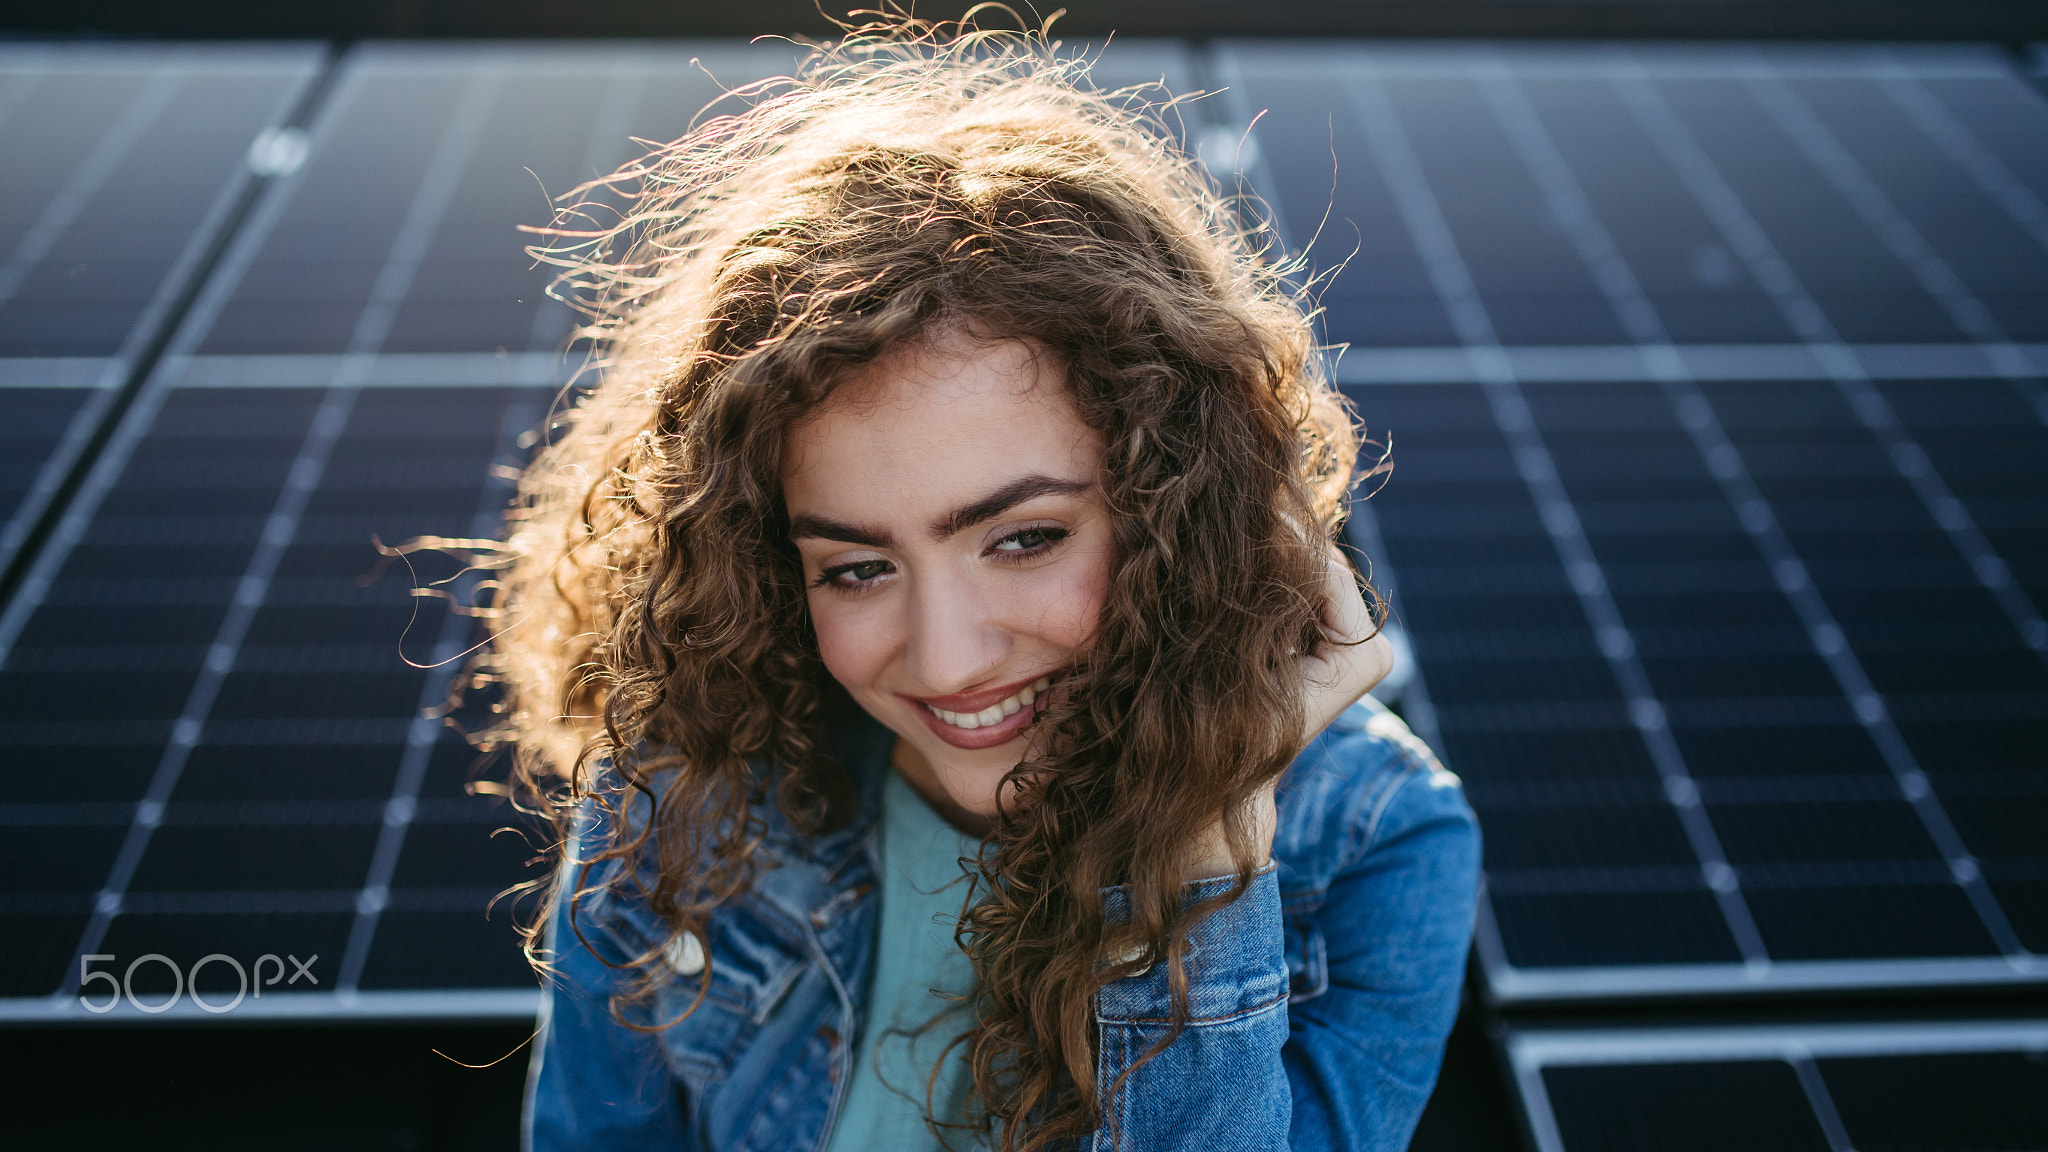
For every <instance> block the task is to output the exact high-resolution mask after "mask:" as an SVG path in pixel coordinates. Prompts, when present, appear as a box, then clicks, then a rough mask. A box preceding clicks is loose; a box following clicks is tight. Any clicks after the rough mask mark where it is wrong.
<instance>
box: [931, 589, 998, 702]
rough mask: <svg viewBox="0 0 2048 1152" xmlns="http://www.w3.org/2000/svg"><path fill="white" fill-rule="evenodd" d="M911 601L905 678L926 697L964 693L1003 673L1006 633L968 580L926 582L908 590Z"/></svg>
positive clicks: (991, 609)
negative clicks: (914, 682)
mask: <svg viewBox="0 0 2048 1152" xmlns="http://www.w3.org/2000/svg"><path fill="white" fill-rule="evenodd" d="M912 601H913V607H912V609H911V613H910V636H909V643H908V644H907V645H906V650H907V657H908V663H909V672H910V674H911V675H912V676H914V677H916V679H917V681H918V683H919V684H921V685H923V686H924V688H925V689H927V690H928V691H929V692H930V694H931V695H934V696H944V695H947V694H950V693H954V692H964V691H967V690H968V689H971V688H973V687H975V686H976V685H978V684H980V683H981V682H982V681H984V680H987V679H988V678H989V677H990V676H993V675H995V674H996V673H997V672H999V671H1000V670H1001V669H1002V663H1003V660H1004V658H1005V657H1007V656H1008V655H1009V651H1010V635H1009V632H1008V631H1007V630H1006V629H1005V628H1003V626H1002V624H1001V623H1000V621H999V620H998V619H997V618H996V613H995V612H994V611H993V606H992V605H991V604H990V603H989V602H988V600H987V598H986V597H984V596H982V595H981V594H980V592H979V590H978V589H976V588H975V587H974V584H973V581H972V580H968V579H964V578H959V577H957V576H953V575H951V574H943V575H936V576H933V577H930V578H927V579H925V580H922V581H919V582H918V584H917V587H915V588H914V589H913V591H912Z"/></svg>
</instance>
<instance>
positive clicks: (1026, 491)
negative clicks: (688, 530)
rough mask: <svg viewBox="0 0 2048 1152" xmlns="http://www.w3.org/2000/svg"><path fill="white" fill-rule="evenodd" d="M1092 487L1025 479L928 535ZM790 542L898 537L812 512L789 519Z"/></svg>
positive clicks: (888, 542) (936, 524)
mask: <svg viewBox="0 0 2048 1152" xmlns="http://www.w3.org/2000/svg"><path fill="white" fill-rule="evenodd" d="M1093 487H1094V485H1093V484H1090V483H1088V482H1087V481H1085V480H1061V479H1059V478H1057V477H1054V476H1040V475H1031V476H1023V477H1020V478H1018V479H1016V480H1012V481H1010V482H1009V483H1008V484H1005V485H1003V486H1002V487H1001V488H998V489H996V490H995V491H993V492H991V493H989V494H988V495H986V496H983V497H982V498H981V499H979V500H976V501H974V502H972V503H970V504H963V505H961V506H960V507H958V508H955V509H953V510H952V511H951V512H948V513H946V514H945V515H944V516H941V517H939V518H938V519H937V520H934V521H932V524H931V528H930V529H929V531H930V532H931V534H932V539H934V540H938V541H941V542H943V541H945V540H948V539H951V538H952V537H953V535H954V534H955V533H957V532H960V531H961V530H962V529H966V528H972V527H974V526H975V525H976V524H980V523H982V522H983V521H986V520H993V519H995V518H996V517H998V516H1001V515H1002V514H1003V513H1005V512H1008V511H1009V510H1010V509H1012V508H1015V507H1016V506H1017V505H1019V504H1022V503H1024V502H1025V501H1026V500H1035V499H1037V498H1038V497H1040V496H1072V495H1074V494H1075V493H1077V492H1086V491H1087V490H1088V489H1090V488H1093ZM789 538H790V539H791V540H835V541H838V542H840V543H842V544H858V545H860V546H861V547H863V548H894V547H895V546H896V537H895V536H894V535H892V534H891V533H890V532H889V531H888V530H887V529H883V528H868V527H864V526H862V525H859V524H850V523H848V522H846V521H844V520H834V519H833V518H832V517H830V516H819V515H816V514H815V513H811V512H804V513H800V514H798V515H796V516H792V517H790V520H789Z"/></svg>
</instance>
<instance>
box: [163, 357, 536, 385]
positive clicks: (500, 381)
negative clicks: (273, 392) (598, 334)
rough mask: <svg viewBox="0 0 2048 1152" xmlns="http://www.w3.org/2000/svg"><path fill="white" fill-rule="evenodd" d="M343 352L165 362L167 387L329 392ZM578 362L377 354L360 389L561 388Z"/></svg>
mask: <svg viewBox="0 0 2048 1152" xmlns="http://www.w3.org/2000/svg"><path fill="white" fill-rule="evenodd" d="M342 355H343V354H340V353H322V352H311V353H283V354H238V355H226V356H223V355H196V356H195V355H184V356H179V357H175V358H171V359H168V360H167V361H166V369H165V372H166V376H167V382H168V383H169V384H170V385H172V386H173V387H183V388H263V389H270V388H326V387H329V386H331V385H332V384H333V383H334V380H335V378H336V375H337V373H339V371H340V369H341V360H342ZM575 367H576V364H575V361H574V360H573V359H572V358H570V357H567V356H565V355H563V354H562V353H558V352H503V353H498V352H379V353H377V354H376V356H375V357H374V358H373V359H372V360H371V361H370V362H369V363H368V364H367V365H359V366H358V367H357V369H356V370H355V374H354V376H353V378H352V379H353V381H354V384H355V386H356V387H360V388H502V387H507V386H522V385H524V386H542V385H547V386H558V385H560V384H561V382H562V381H563V380H564V379H565V378H566V377H568V376H570V375H572V374H573V369H574V368H575Z"/></svg>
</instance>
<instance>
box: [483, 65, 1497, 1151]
mask: <svg viewBox="0 0 2048 1152" xmlns="http://www.w3.org/2000/svg"><path fill="white" fill-rule="evenodd" d="M1077 79H1078V73H1077V72H1076V71H1075V70H1074V69H1073V68H1072V67H1070V66H1066V65H1059V64H1056V63H1053V62H1051V61H1050V60H1049V58H1048V57H1047V56H1046V55H1045V54H1043V52H1042V49H1040V48H1039V47H1038V46H1036V45H1035V44H1033V43H1031V42H1015V41H1012V42H1007V43H1004V42H992V41H990V40H988V39H987V38H968V39H964V40H956V41H953V42H951V43H946V44H941V43H937V42H935V41H934V40H932V39H930V38H924V39H919V38H917V37H915V36H910V35H905V34H904V33H903V32H902V31H901V30H897V31H895V32H893V33H889V34H884V35H881V36H878V37H876V36H870V37H854V38H853V39H851V40H850V41H849V42H848V43H847V44H845V45H842V47H841V48H840V49H838V50H837V51H836V52H834V53H831V54H828V55H826V56H824V57H821V58H820V59H818V60H817V61H814V62H813V63H812V64H811V65H809V66H807V68H806V69H805V70H804V71H803V73H802V74H801V75H800V76H799V77H798V78H796V79H795V80H794V81H791V82H788V83H786V84H784V85H783V86H782V87H780V88H779V89H776V90H772V91H763V92H761V93H758V94H757V99H756V103H755V104H754V106H753V107H752V108H751V110H749V111H748V112H747V113H746V114H744V115H742V116H740V117H737V118H730V119H722V120H718V121H714V122H712V123H710V124H709V125H707V126H705V127H703V128H701V129H700V130H698V131H697V132H695V133H694V134H693V135H691V136H689V137H687V138H685V139H684V140H682V141H680V142H678V143H676V144H673V145H670V146H668V147H666V148H664V149H662V150H660V151H659V152H657V153H656V154H655V155H654V156H652V157H651V158H650V159H649V161H648V162H647V163H646V164H644V165H643V166H640V167H638V168H636V169H634V170H632V171H631V172H629V173H625V174H623V175H622V176H621V177H620V178H619V180H620V181H621V185H620V186H622V187H624V186H627V185H630V186H631V187H632V188H633V189H635V193H634V196H633V198H631V199H630V200H629V204H630V211H629V213H628V215H627V218H626V219H625V222H624V223H622V224H621V225H620V226H619V227H618V228H616V229H608V230H605V231H604V232H603V233H602V234H600V235H597V236H596V237H595V238H594V241H593V242H594V245H595V246H594V248H593V249H592V250H591V251H589V252H588V253H586V254H585V255H583V256H582V257H580V258H579V259H578V264H577V266H578V267H579V268H580V269H581V271H580V272H578V273H576V274H574V278H575V279H574V282H576V283H580V284H582V285H584V286H586V287H589V288H593V289H595V290H596V295H595V297H594V299H595V304H596V307H597V310H598V313H599V316H600V324H599V327H598V329H597V335H598V336H599V337H600V338H601V340H602V341H603V346H604V347H605V348H606V349H607V351H608V359H607V362H606V366H605V373H604V376H603V382H602V383H601V384H600V385H599V386H598V387H597V388H596V389H595V390H594V391H593V392H591V393H590V394H589V395H587V396H585V397H584V398H583V399H582V402H581V403H580V405H578V406H576V407H575V408H574V409H573V410H571V411H569V412H567V413H566V414H565V415H564V416H563V418H562V420H561V423H560V424H559V426H558V428H557V433H558V435H557V436H556V438H555V440H554V443H553V444H552V446H551V447H550V448H549V449H548V450H547V451H546V452H544V453H543V454H542V456H541V457H540V458H539V459H538V460H537V461H536V463H535V464H534V465H533V467H532V468H531V469H530V471H529V472H528V473H527V476H526V478H525V488H524V493H525V495H524V497H523V499H522V501H521V503H520V505H519V507H518V508H517V509H516V510H515V513H514V518H513V524H512V536H511V540H510V543H509V545H508V548H509V553H508V554H509V556H510V557H511V559H510V561H509V564H508V570H507V572H506V578H505V582H504V585H503V589H502V594H501V596H500V599H499V602H498V609H499V614H498V616H497V618H496V635H495V648H494V654H493V660H494V663H495V676H496V678H497V679H499V680H500V681H502V683H503V684H504V685H505V687H506V691H507V693H508V699H507V713H506V715H507V717H508V720H507V725H506V731H505V733H504V735H505V736H506V737H507V738H509V739H510V740H512V741H513V742H515V743H516V746H517V748H518V753H519V759H518V770H519V772H520V773H521V774H522V778H523V779H524V781H525V782H526V783H527V784H529V785H530V786H531V788H532V790H533V792H534V793H535V795H536V796H537V797H539V798H541V799H542V800H543V801H544V802H545V803H547V804H548V806H549V809H550V811H551V812H553V814H554V815H555V816H556V818H557V821H558V827H559V828H560V829H561V831H562V834H563V839H564V845H565V852H564V856H565V859H564V863H563V866H562V867H561V869H560V871H559V874H558V879H557V883H556V887H555V890H554V891H553V893H552V894H551V897H550V903H549V906H548V911H547V914H546V916H545V917H544V919H543V922H542V925H541V929H540V931H541V932H542V933H544V936H543V939H542V940H541V941H539V945H540V947H539V948H538V949H537V951H538V952H539V954H540V955H541V956H542V957H543V958H544V959H545V960H546V961H547V962H548V964H547V968H548V979H547V991H546V1002H545V1009H544V1014H543V1027H542V1031H541V1035H540V1037H539V1041H538V1045H537V1049H536V1052H535V1056H534V1064H533V1071H532V1076H531V1084H530V1098H529V1103H528V1115H527V1125H528V1140H529V1143H530V1146H531V1147H533V1148H535V1149H579V1150H584V1152H590V1150H595V1149H656V1148H678V1149H680V1148H703V1149H721V1150H737V1149H760V1150H774V1152H786V1150H792V1149H800V1150H810V1149H831V1150H833V1152H841V1150H846V1149H871V1148H872V1149H884V1150H891V1152H893V1150H897V1149H936V1148H940V1147H956V1148H960V1147H971V1146H993V1147H1001V1148H1004V1149H1019V1150H1022V1149H1041V1148H1054V1147H1060V1148H1066V1147H1087V1148H1096V1149H1108V1148H1122V1149H1165V1148H1196V1147H1218V1148H1232V1149H1252V1148H1260V1149H1264V1148H1276V1149H1277V1148H1288V1147H1292V1148H1361V1147H1365V1148H1399V1147H1402V1146H1403V1145H1404V1144H1405V1143H1406V1140H1407V1138H1408V1135H1409V1133H1410V1132H1411V1130H1412V1128H1413V1126H1414V1123H1415V1120H1416V1118H1417V1116H1418V1115H1419V1113H1420V1111H1421V1107H1422V1104H1423V1101H1424V1100H1425V1099H1426V1097H1427V1095H1428V1093H1429V1089H1430V1086H1431V1083H1432V1081H1433V1080H1434V1077H1435V1074H1436V1068H1437V1064H1438V1061H1439V1058H1440V1055H1441V1051H1442V1044H1443V1040H1444V1036H1445V1034H1446V1033H1447V1031H1448V1030H1449V1027H1450V1024H1451V1020H1452V1017H1453V1015H1454V1013H1455V1009H1456V1003H1457V995H1458V987H1459V981H1460V977H1461V974H1462V971H1463V961H1464V955H1465V949H1466V945H1467V942H1468V938H1469V935H1470V931H1471V918H1472V903H1473V897H1474V887H1475V877H1476V869H1477V838H1476V833H1475V829H1474V825H1473V823H1472V818H1471V814H1470V812H1469V810H1468V809H1467V807H1466V806H1465V803H1464V801H1463V799H1462V796H1461V794H1460V792H1459V789H1458V786H1457V781H1456V779H1455V778H1454V777H1452V776H1451V775H1450V774H1449V773H1447V772H1445V771H1444V770H1443V769H1442V768H1441V767H1439V766H1438V765H1437V764H1436V762H1435V760H1434V759H1433V758H1432V757H1431V756H1430V754H1429V752H1428V750H1427V749H1425V748H1424V747H1423V746H1422V745H1421V744H1420V743H1418V742H1417V741H1416V740H1414V738H1413V737H1411V736H1409V735H1408V733H1407V731H1406V729H1405V728H1404V727H1402V725H1401V724H1400V722H1399V721H1398V720H1397V719H1396V718H1395V717H1393V716H1392V715H1391V714H1389V713H1387V712H1386V711H1385V710H1384V709H1381V708H1379V707H1378V706H1377V705H1376V704H1374V703H1372V702H1371V701H1370V700H1369V699H1367V698H1365V693H1366V691H1367V690H1368V689H1369V688H1370V687H1371V686H1372V685H1373V684H1374V683H1375V682H1376V681H1377V680H1378V679H1379V678H1380V676H1381V675H1383V674H1384V672H1385V670H1386V666H1387V663H1388V655H1387V648H1386V644H1385V642H1384V641H1382V640H1380V639H1379V638H1378V636H1377V633H1376V629H1375V625H1374V623H1373V620H1372V616H1371V613H1370V612H1369V611H1368V609H1367V605H1366V603H1365V601H1364V599H1363V597H1362V596H1361V593H1360V589H1359V587H1358V585H1357V584H1356V583H1355V581H1354V580H1353V578H1352V576H1351V574H1350V571H1349V569H1348V568H1347V567H1346V566H1345V565H1344V563H1343V561H1342V559H1341V557H1340V556H1339V555H1338V554H1337V552H1336V550H1335V549H1334V548H1332V546H1331V545H1330V543H1329V540H1330V535H1329V534H1330V533H1331V532H1332V531H1333V530H1334V529H1335V527H1336V525H1337V522H1338V520H1339V518H1340V517H1341V514H1342V509H1343V504H1344V500H1345V498H1346V496H1347V492H1348V489H1349V485H1350V480H1351V473H1352V470H1353V464H1354V460H1355V457H1356V455H1357V437H1356V433H1355V431H1354V430H1353V428H1352V426H1351V424H1350V422H1349V420H1348V418H1347V416H1346V414H1345V412H1344V410H1343V408H1342V405H1341V403H1340V401H1339V400H1338V398H1337V397H1336V395H1335V394H1334V392H1333V391H1332V389H1331V388H1330V387H1329V385H1328V383H1327V382H1326V380H1325V379H1324V378H1323V376H1322V375H1321V374H1320V367H1319V359H1318V356H1317V353H1316V350H1315V348H1314V347H1313V345H1312V341H1311V327H1310V323H1309V321H1308V319H1307V317H1306V315H1305V314H1304V312H1303V310H1302V308H1301V306H1300V304H1299V303H1298V302H1297V300H1296V298H1295V297H1294V296H1293V295H1291V294H1290V293H1288V292H1287V291H1285V290H1284V288H1283V285H1282V283H1281V281H1280V280H1279V278H1278V276H1277V275H1276V274H1275V273H1274V272H1273V271H1272V270H1271V269H1268V268H1265V267H1263V266H1262V265H1261V263H1260V262H1259V260H1258V259H1257V254H1256V253H1255V252H1254V251H1253V248H1252V246H1251V244H1250V243H1249V242H1248V240H1247V238H1246V237H1245V236H1244V235H1243V234H1242V232H1241V231H1240V229H1239V228H1238V226H1237V225H1236V224H1235V223H1233V217H1232V215H1231V213H1230V211H1229V210H1228V209H1227V207H1226V206H1225V205H1224V204H1223V203H1222V202H1221V200H1220V199H1219V198H1218V196H1217V195H1216V193H1215V192H1214V190H1213V189H1212V187H1211V185H1210V184H1209V183H1208V181H1207V180H1206V179H1205V178H1203V177H1202V176H1201V175H1200V174H1199V172H1198V170H1197V169H1195V168H1194V167H1192V166H1191V165H1190V163H1189V162H1188V161H1187V160H1186V159H1185V158H1184V157H1182V156H1181V155H1180V154H1179V153H1178V152H1176V151H1175V150H1174V148H1173V147H1172V146H1171V145H1170V144H1169V143H1168V142H1167V141H1166V137H1165V136H1164V135H1163V134H1161V133H1158V132H1155V131H1153V130H1151V129H1149V128H1148V127H1147V126H1146V124H1145V123H1144V122H1143V121H1141V119H1140V118H1139V117H1137V116H1136V115H1134V114H1132V113H1131V112H1129V111H1127V110H1126V106H1125V104H1124V103H1122V102H1120V100H1119V99H1116V98H1111V97H1106V96H1103V95H1099V94H1093V93H1090V92H1087V91H1085V90H1083V89H1082V88H1080V87H1079V85H1078V84H1077Z"/></svg>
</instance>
